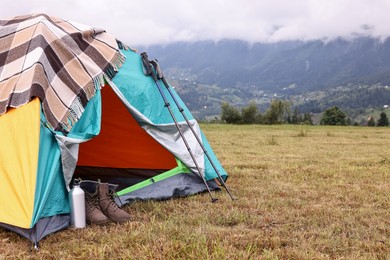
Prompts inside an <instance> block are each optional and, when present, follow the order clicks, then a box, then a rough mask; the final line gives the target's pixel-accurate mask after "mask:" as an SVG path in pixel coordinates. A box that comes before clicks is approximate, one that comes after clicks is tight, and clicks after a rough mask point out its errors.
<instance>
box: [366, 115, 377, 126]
mask: <svg viewBox="0 0 390 260" xmlns="http://www.w3.org/2000/svg"><path fill="white" fill-rule="evenodd" d="M367 125H368V126H375V118H374V117H373V116H370V117H369V118H368V122H367Z"/></svg>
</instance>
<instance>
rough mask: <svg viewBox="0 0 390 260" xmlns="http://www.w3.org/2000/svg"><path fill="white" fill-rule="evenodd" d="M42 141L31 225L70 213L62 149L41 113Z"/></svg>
mask: <svg viewBox="0 0 390 260" xmlns="http://www.w3.org/2000/svg"><path fill="white" fill-rule="evenodd" d="M41 121H43V122H42V123H41V129H40V143H39V155H38V170H37V181H36V189H35V197H34V213H33V221H32V223H31V227H33V226H34V225H35V224H36V223H37V221H38V220H39V219H41V218H44V217H49V216H54V215H58V214H65V213H69V201H68V192H67V190H66V188H65V183H64V178H63V175H62V169H61V160H60V156H61V151H60V149H59V147H58V144H57V142H56V139H55V137H54V135H53V134H52V132H51V131H50V130H49V129H48V128H46V127H45V123H46V120H45V117H44V115H43V113H41Z"/></svg>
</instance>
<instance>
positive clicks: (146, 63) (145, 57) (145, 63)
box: [141, 52, 218, 202]
mask: <svg viewBox="0 0 390 260" xmlns="http://www.w3.org/2000/svg"><path fill="white" fill-rule="evenodd" d="M141 58H142V64H143V66H144V68H145V71H144V73H145V75H146V76H151V77H152V78H153V81H154V82H155V83H156V86H157V89H158V91H159V92H160V95H161V97H162V99H163V100H164V106H165V107H166V108H168V111H169V114H170V115H171V117H172V119H173V122H174V123H175V126H176V128H177V130H178V131H179V134H180V137H181V138H182V140H183V142H184V144H185V146H186V148H187V150H188V153H189V154H190V156H191V158H192V161H193V162H194V164H195V167H196V169H197V171H198V172H199V175H198V174H197V175H198V176H199V178H201V179H202V181H203V183H204V185H205V186H206V188H207V191H208V192H209V194H210V197H211V202H216V201H217V200H218V199H217V198H214V197H213V195H212V194H211V190H210V187H209V185H208V184H207V181H206V179H205V178H204V176H202V172H201V171H200V167H199V165H198V163H197V161H196V159H195V156H194V154H193V153H192V151H191V148H190V145H189V144H188V142H187V139H186V138H185V137H184V134H183V132H182V130H181V129H180V126H179V124H178V122H177V120H176V117H175V115H174V114H173V111H172V108H171V105H170V104H169V102H168V100H167V98H166V96H165V94H164V92H163V91H162V89H161V87H160V84H159V83H158V79H157V75H156V74H157V73H156V72H154V71H153V69H152V65H151V64H150V62H149V60H148V55H147V54H146V52H143V53H141Z"/></svg>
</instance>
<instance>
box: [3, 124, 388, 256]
mask: <svg viewBox="0 0 390 260" xmlns="http://www.w3.org/2000/svg"><path fill="white" fill-rule="evenodd" d="M202 127H203V130H204V132H205V134H206V136H207V137H208V139H209V141H210V143H211V145H212V147H213V148H214V151H215V153H216V154H217V156H218V157H219V159H220V161H221V163H222V164H223V165H224V167H225V169H226V170H227V172H228V173H229V179H228V181H227V185H228V187H229V188H230V190H231V191H232V193H234V194H235V195H236V196H237V197H238V198H239V199H238V200H236V201H231V200H230V198H229V196H228V195H227V193H226V191H224V190H223V191H222V192H216V193H215V196H216V197H218V198H219V201H218V202H217V203H211V202H210V197H209V195H208V194H201V195H197V196H192V197H189V198H180V199H173V200H169V201H164V202H150V201H149V202H137V203H134V204H132V205H129V206H127V207H126V210H127V211H129V212H130V213H131V214H132V216H133V219H134V220H133V221H132V222H129V223H126V224H122V225H117V224H109V225H106V226H89V227H88V228H86V229H80V230H75V229H68V230H65V231H62V232H59V233H55V234H53V235H50V236H48V237H46V238H44V239H43V240H42V241H41V242H40V246H41V248H40V250H39V251H34V250H33V251H31V243H30V242H29V241H28V240H26V239H24V238H21V237H19V236H18V235H16V234H14V233H12V232H8V231H5V230H2V229H0V242H1V247H0V259H9V258H12V257H14V258H19V259H24V258H33V259H34V258H36V259H41V258H42V259H87V258H89V259H118V258H119V259H120V258H122V259H390V129H389V128H375V127H371V128H368V127H324V126H287V125H281V126H228V125H203V126H202Z"/></svg>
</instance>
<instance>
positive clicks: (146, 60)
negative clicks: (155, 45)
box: [141, 52, 157, 81]
mask: <svg viewBox="0 0 390 260" xmlns="http://www.w3.org/2000/svg"><path fill="white" fill-rule="evenodd" d="M141 58H142V64H143V65H144V68H145V71H144V73H145V75H146V76H152V78H153V79H154V81H157V77H156V75H155V74H154V73H153V68H152V65H150V62H149V58H148V54H147V53H146V52H143V53H141Z"/></svg>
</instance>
